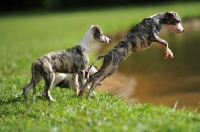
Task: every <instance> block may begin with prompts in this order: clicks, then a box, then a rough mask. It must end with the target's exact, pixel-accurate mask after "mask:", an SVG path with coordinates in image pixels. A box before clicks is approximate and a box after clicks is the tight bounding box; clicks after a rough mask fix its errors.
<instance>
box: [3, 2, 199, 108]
mask: <svg viewBox="0 0 200 132" xmlns="http://www.w3.org/2000/svg"><path fill="white" fill-rule="evenodd" d="M62 2H64V1H62V0H59V1H54V0H51V1H47V0H43V1H39V0H38V1H33V0H32V1H31V0H29V1H23V0H21V1H18V2H16V1H15V2H14V1H12V2H10V3H9V2H7V1H1V2H0V6H1V10H0V11H1V14H0V53H1V54H0V56H1V57H0V58H1V61H0V83H3V82H4V81H6V80H9V79H10V78H20V80H21V82H20V83H19V84H17V89H19V90H21V89H22V87H23V86H24V85H25V84H26V83H27V82H28V81H29V79H30V78H31V73H30V68H31V64H32V62H33V61H34V60H35V59H37V58H38V57H39V56H41V55H43V54H45V53H48V52H51V51H56V50H62V49H66V48H69V47H72V46H74V45H76V44H77V43H78V42H79V41H80V40H81V37H82V36H83V34H84V33H85V31H86V30H87V28H88V27H89V26H90V25H91V24H98V25H99V26H100V27H101V28H102V29H103V31H104V33H105V34H106V35H108V36H109V37H111V39H112V43H111V44H110V45H109V46H101V47H100V48H99V49H96V50H94V51H92V52H91V54H90V63H91V62H92V61H93V60H94V59H95V58H96V57H97V56H98V55H100V54H101V53H105V52H107V51H108V50H110V49H111V48H112V47H114V45H116V44H117V42H118V41H119V40H120V39H121V38H123V36H125V35H126V33H128V31H129V30H130V29H131V28H133V27H134V25H135V24H137V23H138V22H140V21H141V20H142V19H143V18H144V17H148V16H150V15H153V14H156V13H159V12H165V11H177V12H178V14H179V15H180V16H181V18H182V20H183V27H184V26H185V27H184V28H185V32H184V33H183V34H180V35H176V34H174V33H172V32H170V31H169V30H165V31H164V32H162V33H161V35H160V36H161V37H162V38H163V39H165V40H167V41H168V42H169V48H170V49H171V50H172V52H173V53H174V56H175V58H174V59H167V60H164V59H163V58H162V50H161V49H160V48H158V47H156V46H152V48H150V49H148V50H145V51H142V52H138V53H134V54H133V55H131V56H130V57H129V58H128V59H127V60H126V61H123V62H122V64H121V65H120V66H119V69H118V72H120V73H122V74H123V75H124V76H125V77H127V78H129V77H130V76H131V77H134V78H135V80H136V82H137V86H136V87H135V86H134V87H133V88H132V89H135V90H134V93H132V95H131V96H130V97H129V98H128V99H130V100H131V98H137V99H138V101H139V102H142V103H143V102H153V103H155V104H166V105H169V106H173V105H174V103H175V102H176V101H179V106H180V107H183V106H191V107H199V98H198V97H199V96H200V75H199V73H200V68H199V67H200V61H199V56H200V45H199V37H200V31H199V29H200V26H199V22H200V21H199V17H200V12H199V7H200V2H197V1H193V2H182V1H181V2H179V1H177V2H176V3H174V1H169V2H168V3H164V2H162V3H158V1H156V0H155V1H152V2H151V3H149V2H145V1H140V3H139V2H137V3H134V2H136V1H120V0H119V1H109V2H107V4H105V2H103V1H101V2H100V1H87V2H86V1H83V2H78V4H76V3H75V2H76V1H71V2H72V3H71V4H70V3H68V2H66V1H65V2H64V3H62ZM99 2H100V3H99ZM142 2H144V4H142ZM87 3H89V4H87ZM121 3H122V4H121ZM81 5H82V6H81ZM100 65H101V63H98V66H100ZM113 76H114V75H113ZM111 77H112V76H111ZM112 83H113V82H112ZM13 85H16V84H13ZM124 90H126V87H124Z"/></svg>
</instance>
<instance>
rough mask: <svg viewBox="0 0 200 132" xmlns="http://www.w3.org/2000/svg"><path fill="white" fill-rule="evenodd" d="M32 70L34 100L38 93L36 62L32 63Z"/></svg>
mask: <svg viewBox="0 0 200 132" xmlns="http://www.w3.org/2000/svg"><path fill="white" fill-rule="evenodd" d="M31 70H32V81H33V100H34V99H35V94H36V86H35V64H34V63H33V64H32V67H31Z"/></svg>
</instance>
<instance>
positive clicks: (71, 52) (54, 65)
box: [23, 25, 110, 101]
mask: <svg viewBox="0 0 200 132" xmlns="http://www.w3.org/2000/svg"><path fill="white" fill-rule="evenodd" d="M109 42H110V39H109V38H108V37H106V36H105V35H104V34H103V31H102V30H101V28H100V27H99V26H98V25H92V26H90V28H89V29H88V30H87V31H86V33H85V35H84V36H83V38H82V40H81V41H80V42H79V44H78V45H76V46H75V47H73V48H69V49H67V50H61V51H55V52H50V53H48V54H45V55H43V56H41V57H40V58H38V59H37V60H36V61H35V62H34V63H33V64H32V78H31V81H30V83H29V84H27V85H26V86H25V87H24V88H23V94H24V97H25V98H27V97H28V92H29V91H30V89H31V88H32V87H34V89H33V95H34V96H35V93H36V89H35V86H36V85H37V84H38V83H39V82H40V81H41V80H42V78H44V81H45V87H44V91H43V94H42V95H43V96H44V97H45V98H46V99H48V100H52V101H55V100H54V99H53V98H52V97H51V95H50V89H51V87H52V85H53V82H54V79H55V72H60V73H70V74H74V76H75V77H74V78H75V79H74V81H77V82H78V84H77V85H76V87H75V90H74V91H75V92H76V93H77V94H78V93H79V87H80V88H81V87H82V86H83V84H84V79H85V70H86V68H87V66H88V62H89V57H88V55H89V52H90V48H91V45H92V44H94V43H109ZM78 85H79V86H78ZM34 96H33V98H34Z"/></svg>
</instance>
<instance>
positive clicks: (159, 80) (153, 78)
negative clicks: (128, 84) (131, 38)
mask: <svg viewBox="0 0 200 132" xmlns="http://www.w3.org/2000/svg"><path fill="white" fill-rule="evenodd" d="M160 37H161V38H163V39H165V40H167V41H168V43H169V48H170V49H171V50H172V52H173V53H174V58H173V59H170V58H168V59H163V57H162V52H163V50H162V49H161V48H159V47H157V46H156V45H153V46H152V47H151V48H150V49H147V50H144V51H140V52H136V53H134V54H132V55H131V56H130V57H128V58H127V60H125V61H123V62H122V63H121V64H120V66H119V69H118V71H120V72H121V73H123V74H125V75H126V76H127V77H131V76H132V77H134V78H135V79H136V81H137V86H134V87H135V91H134V92H133V93H132V94H131V98H136V99H138V101H139V102H141V103H146V102H151V103H153V104H165V105H168V106H170V107H173V106H174V104H175V102H176V101H178V107H179V108H180V107H181V108H182V107H184V106H186V107H192V108H197V107H199V106H200V105H199V103H200V31H188V32H187V31H186V32H184V33H183V34H180V35H176V34H174V33H168V34H167V35H166V34H165V35H160Z"/></svg>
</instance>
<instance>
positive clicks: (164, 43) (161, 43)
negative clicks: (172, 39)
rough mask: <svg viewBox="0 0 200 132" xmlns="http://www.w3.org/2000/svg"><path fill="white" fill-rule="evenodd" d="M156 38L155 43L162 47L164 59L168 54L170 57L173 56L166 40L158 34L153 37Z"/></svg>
mask: <svg viewBox="0 0 200 132" xmlns="http://www.w3.org/2000/svg"><path fill="white" fill-rule="evenodd" d="M155 38H156V40H155V42H156V43H155V44H156V45H158V46H159V47H161V48H162V49H164V52H163V57H164V58H165V59H167V57H168V56H169V57H170V58H173V57H174V56H173V53H172V51H171V50H170V49H169V48H168V42H167V41H166V40H164V39H162V38H160V37H159V36H156V37H155Z"/></svg>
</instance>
